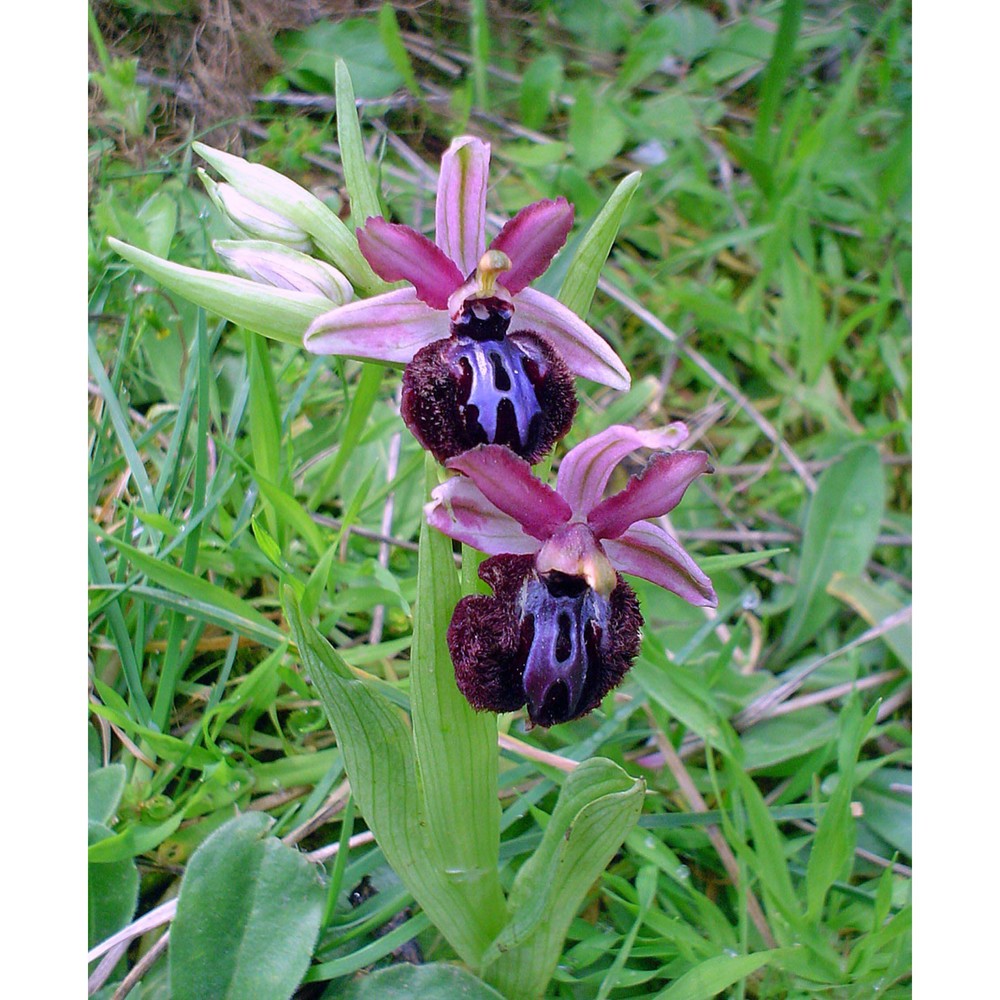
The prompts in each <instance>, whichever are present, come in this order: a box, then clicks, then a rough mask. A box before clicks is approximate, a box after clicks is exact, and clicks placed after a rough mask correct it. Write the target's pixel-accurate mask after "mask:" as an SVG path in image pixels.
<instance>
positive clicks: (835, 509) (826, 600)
mask: <svg viewBox="0 0 1000 1000" xmlns="http://www.w3.org/2000/svg"><path fill="white" fill-rule="evenodd" d="M884 507H885V478H884V476H883V472H882V462H881V459H880V458H879V453H878V450H877V449H876V448H875V447H874V446H873V445H868V444H864V445H858V446H856V447H854V448H851V449H850V450H849V451H848V452H847V453H846V454H845V455H844V456H843V458H841V460H840V461H839V462H837V464H836V465H833V466H831V467H830V468H829V469H827V470H826V471H825V472H824V473H823V474H822V476H820V479H819V484H818V486H817V489H816V492H815V494H814V495H813V497H812V500H811V501H810V504H809V513H808V515H807V517H806V527H805V534H804V537H803V540H802V560H801V562H800V564H799V572H798V587H797V589H796V592H795V602H794V603H793V605H792V608H791V611H790V612H789V615H788V623H787V624H786V626H785V631H784V633H783V634H782V637H781V645H780V648H779V655H781V656H782V657H787V656H788V655H789V654H790V653H792V652H794V651H795V650H797V649H799V648H800V647H801V646H803V645H804V644H805V643H806V642H808V641H809V640H810V639H811V638H812V637H813V636H814V635H816V633H817V632H818V631H819V630H820V629H821V628H822V627H823V626H824V625H825V624H826V623H827V622H828V621H829V620H830V618H831V617H832V616H833V614H834V612H835V611H836V609H837V602H836V601H835V600H834V599H833V598H832V597H831V596H830V595H829V594H828V593H827V592H826V587H827V585H828V584H829V583H830V581H831V579H832V578H833V575H834V573H844V574H847V575H848V576H855V575H857V574H858V573H860V572H861V571H862V569H864V567H865V564H866V563H867V562H868V559H869V558H870V556H871V553H872V549H873V548H874V546H875V538H876V537H877V535H878V529H879V524H880V522H881V520H882V512H883V509H884Z"/></svg>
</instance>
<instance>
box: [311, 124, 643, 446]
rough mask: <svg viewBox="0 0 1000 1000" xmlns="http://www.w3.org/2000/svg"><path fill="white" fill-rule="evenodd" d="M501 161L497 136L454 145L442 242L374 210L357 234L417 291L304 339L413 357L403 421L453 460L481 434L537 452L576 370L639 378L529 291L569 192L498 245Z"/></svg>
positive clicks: (341, 311)
mask: <svg viewBox="0 0 1000 1000" xmlns="http://www.w3.org/2000/svg"><path fill="white" fill-rule="evenodd" d="M489 159H490V148H489V145H488V144H487V143H484V142H482V141H480V140H479V139H475V138H472V137H469V136H464V137H461V138H459V139H456V140H455V141H454V142H453V143H452V144H451V147H450V148H449V149H448V151H447V152H446V153H445V155H444V157H443V158H442V161H441V172H440V175H439V179H438V189H437V202H436V210H435V223H436V229H435V242H432V241H431V240H429V239H427V237H425V236H423V235H421V234H420V233H418V232H416V230H414V229H411V228H410V227H408V226H404V225H398V224H394V223H390V222H386V221H385V220H384V219H380V218H370V219H368V220H367V223H366V225H365V227H364V228H363V229H360V230H359V231H358V243H359V246H360V248H361V252H362V253H363V254H364V256H365V259H366V260H367V261H368V263H369V264H370V265H371V267H372V269H373V270H374V271H375V272H376V273H377V274H378V275H379V276H380V277H382V278H384V279H385V280H387V281H399V280H405V281H407V282H409V284H410V286H411V287H408V288H404V289H397V290H394V291H390V292H386V293H384V294H382V295H376V296H374V297H372V298H369V299H365V300H361V301H358V302H353V303H351V304H349V305H347V306H343V307H341V308H338V309H334V310H332V311H331V312H329V313H327V314H325V315H323V316H320V317H319V318H318V319H317V320H315V322H314V323H313V324H312V325H311V326H310V328H309V330H308V331H307V332H306V336H305V345H306V347H307V348H308V349H309V350H310V351H313V352H315V353H317V354H342V355H347V356H350V357H357V358H364V359H369V360H379V361H388V362H397V363H399V362H402V363H406V365H407V369H406V372H405V373H404V377H403V394H402V414H403V418H404V420H405V421H406V423H407V425H408V426H409V427H410V429H411V431H413V433H414V435H415V436H416V438H417V439H418V440H419V441H420V442H421V444H423V445H424V447H426V448H427V449H428V450H429V451H431V452H432V453H433V454H434V455H435V457H437V458H438V459H439V460H440V461H445V460H447V459H448V458H450V457H453V456H455V455H458V454H461V453H462V452H463V451H466V450H467V449H469V448H472V447H474V446H476V445H479V444H504V445H507V446H508V447H510V448H511V449H512V450H513V451H515V452H516V453H517V454H518V455H521V456H522V457H524V458H526V459H527V460H528V461H536V460H537V459H538V458H540V457H541V456H542V455H544V454H545V453H546V452H547V451H548V450H549V449H550V448H551V447H552V444H553V443H554V442H555V441H556V440H558V439H559V438H560V437H562V436H563V435H564V434H565V433H566V432H567V430H568V429H569V426H570V424H571V422H572V419H573V415H574V412H575V409H576V399H575V395H574V393H573V381H572V374H576V375H581V376H584V377H587V378H590V379H593V380H595V381H598V382H602V383H604V384H606V385H610V386H612V387H613V388H617V389H625V388H627V387H628V385H629V376H628V372H627V371H626V369H625V366H624V365H623V364H622V362H621V360H620V359H619V358H618V356H617V355H616V354H615V353H614V351H612V350H611V348H610V347H609V346H608V345H607V343H605V341H604V340H603V339H602V338H601V337H600V336H599V335H598V334H597V333H596V332H595V331H594V330H592V329H591V328H590V327H589V326H588V325H587V324H586V323H585V322H584V321H583V320H581V319H580V318H579V317H578V316H576V315H575V314H574V313H573V312H571V311H570V310H569V309H567V308H566V307H565V306H563V305H561V304H560V303H559V302H558V301H557V300H556V299H554V298H552V297H551V296H549V295H546V294H544V293H542V292H539V291H537V290H535V289H532V288H530V287H529V285H530V283H531V282H532V281H533V280H535V278H537V277H539V276H540V275H541V274H542V273H543V272H544V271H545V270H546V268H547V267H548V265H549V263H550V262H551V260H552V257H553V256H554V255H555V253H556V252H557V251H558V250H559V248H560V247H561V246H562V245H563V243H564V242H565V240H566V236H567V234H568V233H569V230H570V228H571V227H572V224H573V208H572V206H571V205H570V204H569V203H568V202H567V201H566V200H565V199H564V198H558V199H555V200H551V201H540V202H535V203H534V204H532V205H528V206H527V207H526V208H523V209H522V210H521V211H520V212H518V213H517V215H515V216H514V218H513V219H511V220H510V221H509V222H508V223H507V224H506V225H505V226H504V227H503V229H502V230H501V231H500V233H499V234H498V235H497V236H496V238H495V239H494V240H493V241H492V242H491V243H490V245H489V247H487V245H486V185H487V176H488V171H489Z"/></svg>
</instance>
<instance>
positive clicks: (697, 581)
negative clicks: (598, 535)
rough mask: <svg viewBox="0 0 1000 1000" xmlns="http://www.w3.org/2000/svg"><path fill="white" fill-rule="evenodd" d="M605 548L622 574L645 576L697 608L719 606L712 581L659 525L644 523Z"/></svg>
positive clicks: (645, 578) (604, 544) (615, 539)
mask: <svg viewBox="0 0 1000 1000" xmlns="http://www.w3.org/2000/svg"><path fill="white" fill-rule="evenodd" d="M601 545H602V546H603V547H604V551H605V552H606V553H607V554H608V558H609V559H610V560H611V562H612V563H613V564H614V566H615V568H616V569H617V570H619V572H622V573H631V574H632V575H633V576H641V577H642V578H643V579H644V580H649V581H650V582H651V583H655V584H657V585H659V586H660V587H663V588H664V589H665V590H669V591H670V592H671V593H672V594H676V595H677V596H678V597H681V598H683V599H684V600H685V601H687V602H688V603H689V604H693V605H695V606H696V607H708V608H714V607H717V606H718V604H719V599H718V597H717V596H716V594H715V588H714V587H713V586H712V581H711V580H709V578H708V577H707V576H705V574H704V573H703V572H702V571H701V570H700V569H699V568H698V565H697V564H696V563H695V561H694V560H693V559H692V558H691V557H690V556H689V555H688V554H687V553H686V552H685V551H684V549H683V548H682V547H681V545H680V543H679V542H678V541H677V540H676V539H675V538H672V537H671V536H670V535H668V534H667V532H665V531H664V530H663V529H662V528H660V527H658V526H657V525H655V524H649V523H648V522H646V521H640V522H639V523H638V524H633V525H632V527H631V528H629V529H628V531H626V532H625V534H623V535H622V536H621V537H620V538H609V539H606V540H605V541H602V542H601Z"/></svg>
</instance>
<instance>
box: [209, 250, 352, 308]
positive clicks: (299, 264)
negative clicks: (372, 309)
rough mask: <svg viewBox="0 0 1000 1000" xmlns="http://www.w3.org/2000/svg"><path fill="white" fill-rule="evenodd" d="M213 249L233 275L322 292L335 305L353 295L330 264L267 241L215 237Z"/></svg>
mask: <svg viewBox="0 0 1000 1000" xmlns="http://www.w3.org/2000/svg"><path fill="white" fill-rule="evenodd" d="M212 248H213V249H214V250H215V252H216V254H217V255H218V256H219V257H220V258H221V259H222V261H223V262H224V263H225V265H226V267H228V268H229V270H230V271H232V272H233V273H234V274H238V275H240V276H241V277H243V278H249V279H250V280H251V281H256V282H258V283H259V284H262V285H270V286H272V287H273V288H286V289H288V290H289V291H293V292H307V293H308V294H310V295H322V296H323V297H324V298H327V299H329V300H330V301H331V302H332V303H333V304H334V305H335V306H341V305H344V303H346V302H350V300H351V299H352V298H353V297H354V289H352V288H351V283H350V282H349V281H348V280H347V278H345V277H344V275H342V274H341V273H340V271H338V270H337V269H336V268H335V267H333V266H332V265H331V264H327V263H326V261H322V260H316V258H314V257H309V256H307V255H306V254H304V253H299V251H298V250H292V249H290V248H289V247H287V246H283V245H282V244H280V243H271V242H268V241H267V240H214V241H213V242H212Z"/></svg>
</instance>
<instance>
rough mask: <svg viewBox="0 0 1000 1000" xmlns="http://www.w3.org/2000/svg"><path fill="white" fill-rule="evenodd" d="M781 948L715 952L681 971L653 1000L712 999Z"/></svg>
mask: <svg viewBox="0 0 1000 1000" xmlns="http://www.w3.org/2000/svg"><path fill="white" fill-rule="evenodd" d="M785 952H787V949H781V948H775V949H773V950H771V951H758V952H754V953H753V954H752V955H716V956H714V957H713V958H709V959H706V960H705V961H704V962H701V963H700V964H699V965H696V966H695V967H694V968H693V969H690V970H689V971H687V972H685V973H684V975H683V976H681V977H680V979H678V980H677V981H676V982H675V983H671V984H670V985H669V986H668V987H667V988H666V989H665V990H663V992H662V993H657V994H656V997H655V1000H712V997H717V996H718V995H719V994H720V993H721V992H722V991H723V990H724V989H725V988H726V987H727V986H732V985H733V983H735V982H737V981H738V980H740V979H743V978H745V977H746V976H749V975H750V973H751V972H756V971H757V970H758V969H759V968H760V967H761V966H763V965H767V963H768V962H769V961H773V960H775V959H777V958H779V957H780V956H781V955H782V954H783V953H785Z"/></svg>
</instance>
